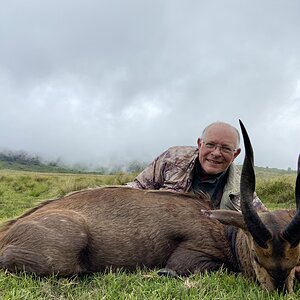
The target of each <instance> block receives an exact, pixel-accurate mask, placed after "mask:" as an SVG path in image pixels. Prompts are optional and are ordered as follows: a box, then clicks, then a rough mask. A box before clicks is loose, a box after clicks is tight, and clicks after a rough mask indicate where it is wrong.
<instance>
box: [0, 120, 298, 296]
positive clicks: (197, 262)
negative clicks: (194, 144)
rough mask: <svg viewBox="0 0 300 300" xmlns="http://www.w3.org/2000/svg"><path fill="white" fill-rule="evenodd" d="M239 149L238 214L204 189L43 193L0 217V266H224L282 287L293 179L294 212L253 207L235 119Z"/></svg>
mask: <svg viewBox="0 0 300 300" xmlns="http://www.w3.org/2000/svg"><path fill="white" fill-rule="evenodd" d="M241 128H242V133H243V136H244V141H245V148H246V155H245V160H244V164H243V169H242V174H241V209H242V212H234V211H228V210H212V207H211V205H210V200H209V199H208V198H207V197H206V196H205V195H202V197H200V198H197V197H195V196H193V195H190V194H183V193H176V192H168V191H150V190H138V189H133V188H129V187H122V186H118V187H101V188H96V189H87V190H82V191H78V192H75V193H72V194H70V195H67V196H65V197H63V198H61V199H56V200H49V201H45V202H44V203H42V204H40V205H39V206H37V207H35V208H33V209H31V210H29V211H28V212H25V213H24V214H23V215H22V216H20V217H18V218H15V219H13V220H11V221H8V222H6V223H5V224H4V225H3V226H2V228H1V231H0V267H1V268H3V269H7V270H9V271H11V272H17V271H27V272H33V273H35V274H37V275H41V276H47V275H50V274H53V273H55V274H58V275H61V276H70V275H73V274H80V273H92V272H99V271H105V269H106V268H107V267H110V268H112V269H116V268H123V269H124V270H134V269H135V268H136V267H147V268H161V270H160V271H159V272H160V274H167V275H189V274H192V273H195V272H203V271H205V270H207V271H214V270H218V269H220V268H227V269H228V270H229V271H231V272H241V273H242V274H244V275H245V276H246V277H250V278H253V279H257V280H258V281H259V282H260V284H261V285H262V286H263V287H264V288H266V289H267V290H268V291H273V290H279V291H282V292H286V291H288V292H290V291H292V289H293V279H294V273H295V266H296V265H297V263H298V261H299V253H300V250H299V245H298V244H299V239H300V232H299V230H298V227H299V222H300V213H299V200H300V195H299V193H300V192H299V191H300V179H299V178H300V177H299V176H298V178H297V183H296V200H297V213H296V215H295V211H291V210H280V211H275V212H265V213H262V214H258V213H257V212H256V211H255V210H254V209H253V205H252V195H253V192H254V188H255V175H254V170H253V152H252V147H251V143H250V140H249V138H248V135H247V132H246V130H245V128H244V126H243V124H242V123H241Z"/></svg>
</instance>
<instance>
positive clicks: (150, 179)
mask: <svg viewBox="0 0 300 300" xmlns="http://www.w3.org/2000/svg"><path fill="white" fill-rule="evenodd" d="M198 156H199V152H198V148H197V147H192V146H176V147H171V148H169V149H168V150H167V151H165V152H164V153H162V154H161V155H159V156H158V157H157V158H156V159H155V160H154V161H153V162H152V163H151V164H150V165H149V166H148V167H147V168H146V169H145V170H144V171H142V172H141V173H140V174H139V175H138V176H137V177H136V178H135V179H134V181H133V182H129V183H128V184H127V185H128V186H131V187H134V188H139V189H153V190H171V191H177V192H191V186H192V182H193V174H194V166H195V162H196V159H197V158H198ZM228 172H229V173H228V177H227V181H226V184H225V186H224V189H223V195H222V197H221V202H220V207H219V208H220V209H230V210H237V211H239V210H240V191H239V190H240V171H239V169H238V168H237V167H236V166H235V164H234V163H233V164H231V166H230V167H229V170H228ZM253 204H254V207H255V208H256V210H257V211H267V208H266V207H265V206H264V205H263V203H262V202H261V200H260V199H259V198H258V197H257V195H256V193H254V195H253Z"/></svg>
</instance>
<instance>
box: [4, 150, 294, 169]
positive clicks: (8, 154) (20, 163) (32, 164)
mask: <svg viewBox="0 0 300 300" xmlns="http://www.w3.org/2000/svg"><path fill="white" fill-rule="evenodd" d="M149 163H150V162H141V161H137V160H134V161H131V162H129V163H127V164H125V163H124V164H123V165H121V164H115V165H111V166H109V167H104V166H97V167H95V166H89V165H85V164H83V163H77V164H74V165H68V164H66V163H64V162H63V161H61V160H60V159H57V160H55V161H46V160H44V159H43V158H41V157H40V156H38V155H33V154H30V153H27V152H25V151H17V152H16V151H8V150H7V151H3V152H0V170H1V169H8V170H17V171H32V172H51V173H56V172H57V173H96V174H116V173H139V172H140V171H142V170H143V169H144V168H145V167H146V166H147V165H148V164H149ZM239 167H240V168H241V167H242V166H241V165H239ZM266 172H267V173H268V174H270V173H271V174H274V175H285V174H293V173H295V172H296V171H295V170H292V169H291V168H288V169H287V170H283V169H278V168H272V167H260V166H255V173H256V174H257V175H262V174H264V173H266Z"/></svg>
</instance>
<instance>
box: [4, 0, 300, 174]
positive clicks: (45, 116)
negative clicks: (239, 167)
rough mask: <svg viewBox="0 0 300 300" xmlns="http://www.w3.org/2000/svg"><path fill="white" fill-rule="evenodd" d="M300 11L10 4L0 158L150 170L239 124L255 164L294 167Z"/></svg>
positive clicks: (37, 1) (126, 0) (258, 1)
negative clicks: (207, 130) (20, 155)
mask: <svg viewBox="0 0 300 300" xmlns="http://www.w3.org/2000/svg"><path fill="white" fill-rule="evenodd" d="M299 13H300V1H299V0H286V1H283V0H280V1H279V0H266V1H265V0H251V1H250V0H249V1H243V0H231V1H230V0H227V1H223V0H219V1H214V0H207V1H203V0H194V1H190V0H182V1H177V0H163V1H161V0H160V1H156V0H149V1H148V0H119V1H117V0H81V1H79V0H26V1H24V0H11V1H3V2H2V3H1V9H0V104H1V107H0V109H1V110H0V150H3V149H4V150H13V151H19V150H23V151H26V152H29V153H32V154H37V155H40V156H42V157H43V158H45V159H49V160H55V159H57V158H60V159H61V160H63V161H64V162H66V163H69V164H74V163H79V162H80V163H83V162H84V163H87V164H91V165H111V164H116V163H121V162H124V163H126V162H130V161H133V160H139V161H144V162H150V161H152V160H153V159H154V158H155V157H156V156H157V155H158V154H160V153H161V152H162V151H164V150H165V149H167V148H168V147H170V146H174V145H196V142H197V138H198V136H199V135H201V132H202V129H203V128H204V127H205V126H206V125H207V124H208V123H211V122H213V121H217V120H219V121H225V122H229V123H231V124H232V125H234V126H236V127H238V119H241V120H242V121H243V122H244V124H245V126H246V128H247V130H248V133H249V135H250V138H251V140H252V144H253V148H254V152H255V164H256V165H258V166H263V167H265V166H269V167H276V168H282V169H287V168H288V167H290V168H292V169H296V162H297V158H298V153H299V152H300V17H299V16H300V15H299ZM243 157H244V152H242V153H241V155H240V156H239V157H238V158H237V163H241V162H242V160H243Z"/></svg>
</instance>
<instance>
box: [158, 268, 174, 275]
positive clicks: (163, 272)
mask: <svg viewBox="0 0 300 300" xmlns="http://www.w3.org/2000/svg"><path fill="white" fill-rule="evenodd" d="M157 274H158V275H160V276H168V277H176V276H177V274H176V272H175V271H173V270H171V269H167V268H164V269H160V270H159V271H158V273H157Z"/></svg>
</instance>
